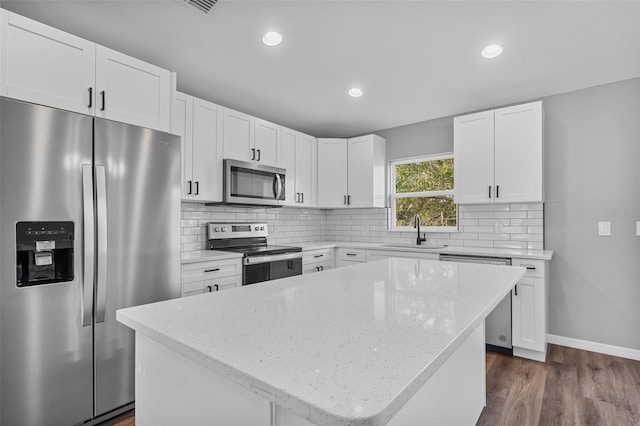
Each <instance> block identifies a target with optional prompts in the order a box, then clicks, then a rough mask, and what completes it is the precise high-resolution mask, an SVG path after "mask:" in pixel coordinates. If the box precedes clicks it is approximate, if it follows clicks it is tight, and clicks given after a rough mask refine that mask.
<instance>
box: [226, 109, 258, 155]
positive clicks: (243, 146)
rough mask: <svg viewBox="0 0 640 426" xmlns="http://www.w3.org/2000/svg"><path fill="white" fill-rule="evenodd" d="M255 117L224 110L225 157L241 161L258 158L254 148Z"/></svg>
mask: <svg viewBox="0 0 640 426" xmlns="http://www.w3.org/2000/svg"><path fill="white" fill-rule="evenodd" d="M254 138H255V117H252V116H250V115H249V114H244V113H242V112H239V111H234V110H232V109H229V108H225V109H224V125H223V137H222V139H223V155H224V158H233V159H235V160H240V161H253V160H255V159H256V158H257V156H256V152H255V148H254V145H255V144H254Z"/></svg>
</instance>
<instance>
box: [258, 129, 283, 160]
mask: <svg viewBox="0 0 640 426" xmlns="http://www.w3.org/2000/svg"><path fill="white" fill-rule="evenodd" d="M255 126H256V140H255V144H254V149H255V150H256V161H257V162H259V163H260V164H265V165H267V166H273V167H275V166H277V165H278V144H279V142H280V136H281V132H280V126H278V125H277V124H274V123H271V122H269V121H266V120H262V119H260V118H256V124H255Z"/></svg>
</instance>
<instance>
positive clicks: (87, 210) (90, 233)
mask: <svg viewBox="0 0 640 426" xmlns="http://www.w3.org/2000/svg"><path fill="white" fill-rule="evenodd" d="M82 203H83V206H82V207H83V224H84V226H83V230H82V232H83V233H84V242H83V249H84V253H83V255H82V256H83V267H82V269H83V276H82V297H81V298H80V316H81V322H82V326H83V327H86V326H89V325H91V313H92V309H91V305H92V303H93V279H94V274H95V256H94V254H95V253H94V251H95V239H94V233H95V229H94V221H93V176H92V170H91V164H83V165H82Z"/></svg>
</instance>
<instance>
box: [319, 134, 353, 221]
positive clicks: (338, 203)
mask: <svg viewBox="0 0 640 426" xmlns="http://www.w3.org/2000/svg"><path fill="white" fill-rule="evenodd" d="M346 196H347V140H346V139H318V207H328V208H341V207H347V203H346Z"/></svg>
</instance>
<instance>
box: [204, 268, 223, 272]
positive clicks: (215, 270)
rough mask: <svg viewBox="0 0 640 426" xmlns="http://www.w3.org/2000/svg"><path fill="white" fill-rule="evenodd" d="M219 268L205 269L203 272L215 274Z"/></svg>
mask: <svg viewBox="0 0 640 426" xmlns="http://www.w3.org/2000/svg"><path fill="white" fill-rule="evenodd" d="M219 270H220V268H212V269H205V270H204V272H217V271H219Z"/></svg>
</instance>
